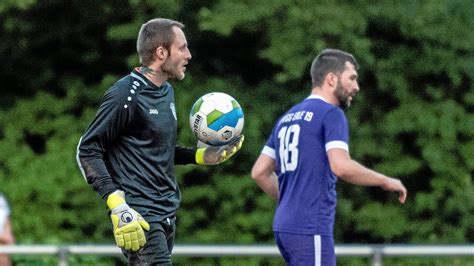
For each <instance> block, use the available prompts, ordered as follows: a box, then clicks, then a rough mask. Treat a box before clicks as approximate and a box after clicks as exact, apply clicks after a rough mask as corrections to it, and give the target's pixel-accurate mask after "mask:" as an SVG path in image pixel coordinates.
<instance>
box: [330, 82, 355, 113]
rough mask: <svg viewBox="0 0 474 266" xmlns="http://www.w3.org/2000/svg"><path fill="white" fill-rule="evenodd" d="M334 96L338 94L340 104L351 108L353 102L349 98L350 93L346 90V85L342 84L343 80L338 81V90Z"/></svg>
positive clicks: (344, 107)
mask: <svg viewBox="0 0 474 266" xmlns="http://www.w3.org/2000/svg"><path fill="white" fill-rule="evenodd" d="M334 96H336V98H337V100H338V101H339V105H340V106H341V107H342V108H343V109H346V108H349V107H350V106H351V102H350V100H349V96H350V95H348V93H347V92H346V91H345V90H344V87H343V86H342V84H341V80H338V81H337V86H336V90H335V91H334Z"/></svg>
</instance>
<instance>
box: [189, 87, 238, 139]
mask: <svg viewBox="0 0 474 266" xmlns="http://www.w3.org/2000/svg"><path fill="white" fill-rule="evenodd" d="M189 125H190V126H191V129H192V131H193V133H194V135H195V136H196V137H197V138H198V139H199V140H200V141H201V142H204V143H205V144H208V145H212V146H221V145H225V144H229V143H231V142H232V141H233V140H235V139H236V138H237V137H238V136H240V133H242V129H243V127H244V112H243V110H242V107H240V104H239V103H238V102H237V101H236V100H235V99H234V98H232V97H231V96H230V95H228V94H225V93H222V92H211V93H208V94H206V95H204V96H202V97H201V98H199V99H197V101H196V102H195V103H194V105H193V108H191V113H190V114H189Z"/></svg>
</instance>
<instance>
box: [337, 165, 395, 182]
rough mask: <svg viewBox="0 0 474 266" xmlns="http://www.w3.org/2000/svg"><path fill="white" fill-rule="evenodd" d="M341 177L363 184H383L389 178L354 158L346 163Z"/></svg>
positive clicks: (347, 180)
mask: <svg viewBox="0 0 474 266" xmlns="http://www.w3.org/2000/svg"><path fill="white" fill-rule="evenodd" d="M339 177H340V178H341V179H343V180H344V181H346V182H349V183H351V184H354V185H361V186H382V185H383V184H384V182H385V181H386V179H387V178H388V177H387V176H385V175H383V174H381V173H378V172H376V171H374V170H371V169H369V168H367V167H365V166H363V165H361V164H360V163H358V162H356V161H354V160H348V161H347V162H346V163H345V165H344V167H343V170H342V171H341V172H340V174H339Z"/></svg>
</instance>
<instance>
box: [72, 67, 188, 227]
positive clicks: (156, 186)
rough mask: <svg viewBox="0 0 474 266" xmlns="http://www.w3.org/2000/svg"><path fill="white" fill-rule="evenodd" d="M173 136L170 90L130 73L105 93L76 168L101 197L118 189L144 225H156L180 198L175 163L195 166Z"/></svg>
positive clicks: (82, 143) (80, 148) (84, 138)
mask: <svg viewBox="0 0 474 266" xmlns="http://www.w3.org/2000/svg"><path fill="white" fill-rule="evenodd" d="M176 132H177V116H176V109H175V103H174V92H173V87H172V86H171V85H170V84H169V83H167V82H165V83H164V84H163V85H162V86H160V87H157V86H155V85H154V84H153V83H152V82H150V81H149V80H148V79H146V77H145V76H143V75H142V74H141V73H139V72H138V71H137V70H134V71H133V72H132V73H131V74H130V75H127V76H125V77H123V78H122V79H120V80H119V81H117V82H116V83H115V84H114V85H113V86H112V87H111V88H110V89H108V90H107V92H106V93H105V95H104V98H103V100H102V103H101V106H100V108H99V110H98V112H97V114H96V117H95V119H94V120H93V121H92V123H91V124H90V125H89V127H88V129H87V130H86V132H85V133H84V134H83V135H82V137H81V139H80V141H79V145H78V149H77V161H78V164H79V168H80V169H81V172H82V174H83V175H84V177H85V179H86V180H87V182H88V183H89V184H91V185H92V187H93V188H94V190H96V191H97V192H98V193H99V194H100V195H101V196H102V197H103V198H105V197H106V196H107V195H108V194H110V193H111V192H113V191H115V190H117V189H120V190H123V191H124V192H125V196H126V201H127V203H128V204H129V205H130V206H131V207H132V208H134V209H135V210H136V211H138V212H139V213H140V214H142V215H143V217H144V218H145V219H146V220H147V221H161V220H163V219H166V218H168V217H171V216H173V215H174V214H175V212H176V210H177V209H178V207H179V203H180V199H181V194H180V190H179V187H178V184H177V182H176V178H175V176H174V165H175V163H176V164H187V163H195V157H194V156H195V152H196V149H194V148H185V147H180V146H176V134H177V133H176Z"/></svg>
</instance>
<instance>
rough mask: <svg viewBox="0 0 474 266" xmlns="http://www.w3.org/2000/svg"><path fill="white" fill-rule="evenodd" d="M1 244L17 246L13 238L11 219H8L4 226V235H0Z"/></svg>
mask: <svg viewBox="0 0 474 266" xmlns="http://www.w3.org/2000/svg"><path fill="white" fill-rule="evenodd" d="M0 244H2V245H13V244H15V238H14V237H13V232H12V226H11V222H10V219H9V218H7V221H6V223H5V224H4V226H3V230H2V233H1V234H0Z"/></svg>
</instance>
